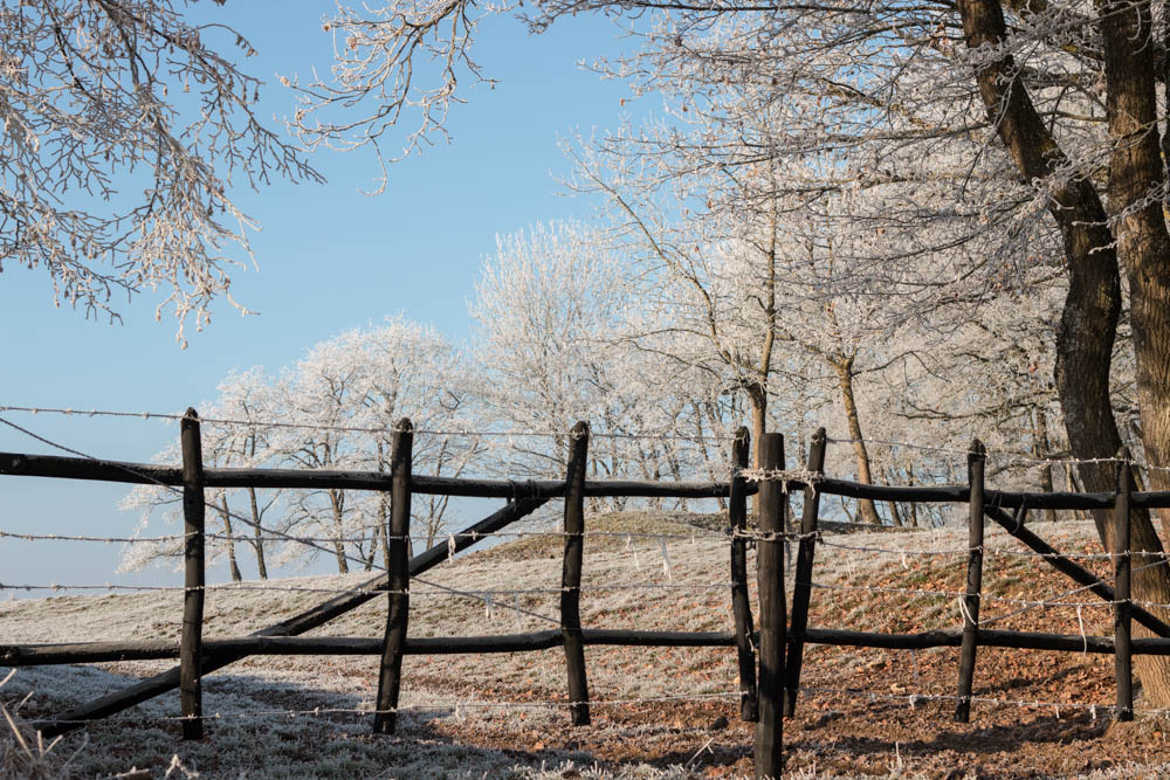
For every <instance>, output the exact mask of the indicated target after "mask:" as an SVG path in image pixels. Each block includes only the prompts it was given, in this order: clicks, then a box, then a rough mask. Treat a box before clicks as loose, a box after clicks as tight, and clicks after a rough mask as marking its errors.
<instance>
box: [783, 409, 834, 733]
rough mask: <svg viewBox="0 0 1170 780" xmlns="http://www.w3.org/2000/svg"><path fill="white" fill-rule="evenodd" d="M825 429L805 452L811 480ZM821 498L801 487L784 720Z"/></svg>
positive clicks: (791, 698) (800, 653) (800, 656)
mask: <svg viewBox="0 0 1170 780" xmlns="http://www.w3.org/2000/svg"><path fill="white" fill-rule="evenodd" d="M825 441H826V436H825V429H824V428H818V429H817V432H816V433H815V434H813V439H812V444H811V445H810V446H809V449H808V463H807V464H806V465H805V470H806V471H807V472H808V473H809V476H810V479H814V478H816V477H819V476H821V474H822V473H823V471H824V469H825ZM820 507H821V494H820V491H819V490H818V489H817V486H816V485H815V484H808V485H805V487H804V510H803V511H802V512H801V515H800V547H799V548H798V550H797V553H796V582H795V584H794V585H793V587H792V625H791V626H790V627H789V629H788V651H787V654H786V658H785V664H784V717H786V718H790V717H792V715H793V714H795V713H796V695H797V693H798V692H799V691H800V666H801V663H802V662H803V660H804V630H805V629H806V628H808V601H809V596H810V592H811V590H812V571H813V552H814V551H815V549H816V533H817V514H818V513H819V512H820Z"/></svg>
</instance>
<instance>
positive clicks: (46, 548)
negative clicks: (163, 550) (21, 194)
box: [0, 0, 653, 597]
mask: <svg viewBox="0 0 1170 780" xmlns="http://www.w3.org/2000/svg"><path fill="white" fill-rule="evenodd" d="M202 5H204V6H206V10H204V11H202V12H203V13H208V14H215V15H216V17H217V18H218V19H220V20H223V21H226V22H227V23H229V24H232V25H234V26H235V27H236V28H237V29H238V30H239V31H240V32H241V33H243V34H244V35H245V37H247V38H248V39H249V40H250V41H251V43H252V44H253V46H254V47H255V48H256V50H257V52H258V54H257V56H255V57H253V58H250V59H248V60H246V61H245V62H244V65H245V67H246V68H247V69H248V70H249V72H251V73H253V74H255V75H257V76H260V77H262V78H264V79H266V81H267V83H268V86H267V89H266V91H265V92H264V94H263V105H262V108H261V112H260V113H261V115H262V116H271V115H274V114H275V115H280V116H283V115H284V114H286V113H288V112H289V111H290V110H291V106H292V96H291V95H290V94H289V93H288V92H287V91H286V90H284V89H283V88H282V87H281V86H280V85H279V83H278V81H277V74H280V75H288V76H292V75H294V74H298V73H299V74H302V75H307V74H308V73H309V71H310V69H311V68H312V67H313V66H314V65H315V66H316V67H317V68H318V69H320V70H322V71H324V70H325V69H327V68H328V65H329V61H330V53H331V41H330V37H329V35H328V34H327V33H325V32H323V31H322V29H321V20H322V15H323V14H324V13H325V12H327V11H328V10H329V8H330V7H331V6H332V3H331V2H316V1H313V2H308V1H303V2H295V3H284V2H282V3H277V2H270V1H267V0H266V1H263V2H262V1H261V0H248V2H242V0H232V1H230V2H228V3H227V5H226V6H225V7H223V8H220V7H219V6H212V5H211V4H202ZM622 45H623V42H622V41H621V40H619V39H618V37H617V30H616V28H615V27H614V26H613V25H612V24H610V23H608V22H606V21H605V20H604V19H599V18H582V19H570V20H566V21H565V22H563V23H558V24H557V25H555V26H554V27H553V28H552V29H551V30H550V31H549V32H547V33H545V34H544V35H541V36H530V35H529V33H528V31H527V29H526V28H525V27H524V25H522V24H521V23H519V22H517V21H515V20H512V19H510V18H504V19H495V20H489V21H487V22H485V23H484V25H483V27H482V29H481V31H480V35H479V40H478V52H477V58H478V60H479V62H480V63H481V64H482V65H483V66H484V68H485V70H486V71H487V72H488V73H489V74H490V75H492V76H494V77H495V78H497V79H499V81H500V83H499V85H498V86H497V87H496V88H495V89H494V90H490V91H489V90H488V89H486V88H479V89H477V90H476V91H475V92H474V93H473V100H472V102H471V103H470V104H468V105H464V106H459V107H457V110H456V111H455V113H454V115H453V116H452V121H451V123H450V127H451V130H452V132H453V135H454V143H453V144H451V145H444V146H437V147H435V148H432V149H430V150H429V151H428V152H426V153H425V154H424V155H423V156H421V157H415V158H412V159H410V160H408V161H406V162H404V163H401V164H399V165H398V166H396V167H395V168H394V169H393V170H392V171H391V176H392V179H391V183H390V186H389V189H388V190H387V192H386V193H385V194H383V195H380V196H378V197H368V196H365V195H363V194H361V190H362V189H369V186H370V184H371V182H372V180H373V178H374V176H375V174H376V170H375V162H374V161H373V159H372V158H371V157H370V156H369V155H368V154H365V153H354V154H348V155H343V154H336V153H331V154H323V155H319V156H317V157H316V158H315V162H316V164H317V167H318V168H319V169H321V170H322V171H323V172H324V173H325V174H326V175H327V176H328V178H329V182H328V184H326V185H324V186H318V185H300V186H290V185H287V184H277V185H276V186H274V187H272V188H270V189H267V190H264V191H263V192H260V193H258V194H253V193H250V192H237V193H236V195H237V197H238V202H241V203H242V204H244V206H245V208H246V210H247V211H248V212H249V214H250V215H251V216H253V217H254V218H256V219H257V220H258V221H259V222H260V223H261V225H262V226H263V230H262V232H260V233H257V234H254V235H253V237H252V243H253V247H254V250H255V255H256V260H257V263H258V264H259V271H258V272H254V271H252V270H248V271H247V272H239V273H237V274H236V275H235V276H234V277H233V284H232V291H233V295H234V296H235V297H236V298H237V299H238V300H240V301H241V302H242V303H244V304H245V305H246V306H247V307H248V308H250V309H253V310H256V311H258V312H260V314H259V315H258V316H252V317H247V318H242V317H240V316H239V315H238V314H237V313H236V312H235V311H234V310H232V309H231V308H230V307H229V306H227V305H226V304H224V305H220V306H218V307H217V309H216V311H215V315H214V317H213V321H212V324H211V326H210V328H209V329H208V330H206V331H204V332H203V333H193V332H191V333H190V334H189V342H190V344H189V347H188V348H187V349H186V350H180V349H179V348H178V346H177V345H176V342H175V332H176V325H175V322H174V321H173V320H168V319H167V318H166V317H165V316H164V317H163V319H162V321H161V322H155V320H154V307H155V305H156V303H157V300H158V299H157V298H154V297H152V295H151V293H150V292H149V291H148V292H146V293H144V294H142V295H141V296H139V297H138V298H137V299H136V301H135V302H134V303H133V304H131V305H125V303H124V302H117V301H116V304H119V305H117V308H118V310H119V312H120V313H121V314H122V315H123V321H122V323H121V324H114V325H110V324H108V323H107V322H106V320H104V319H98V320H97V321H95V320H92V319H91V320H86V319H85V318H84V317H83V315H82V313H81V312H77V311H72V310H70V309H68V308H61V309H55V308H54V307H53V303H52V298H51V287H50V284H49V279H48V276H47V274H46V273H45V272H44V271H43V270H41V269H34V270H31V271H30V270H27V269H24V268H21V267H15V266H12V265H10V264H6V265H5V267H4V272H3V273H2V274H0V312H2V313H3V314H2V316H3V320H4V323H5V325H6V334H7V335H6V337H5V338H4V339H3V341H0V405H23V406H38V407H67V408H73V409H90V408H100V409H117V410H128V411H146V410H150V411H181V410H182V409H184V408H186V407H187V406H189V405H194V406H198V405H199V404H200V402H201V401H205V400H208V399H212V398H214V396H215V387H216V385H217V383H218V382H219V381H220V379H221V378H222V377H223V376H224V375H225V374H226V373H227V372H228V371H230V370H232V369H245V368H248V367H250V366H253V365H264V366H265V367H267V368H269V369H276V368H278V367H280V366H282V365H285V364H287V363H289V362H291V361H294V360H295V359H296V358H297V357H298V356H299V355H300V354H301V353H302V352H303V351H304V350H305V349H306V348H307V347H308V346H310V345H311V344H313V343H315V342H316V341H319V340H321V339H323V338H327V337H329V336H331V335H333V334H336V333H338V332H340V331H343V330H346V329H349V328H352V327H356V326H361V325H365V324H368V323H370V322H373V321H377V320H379V319H381V318H382V317H383V316H385V315H387V314H393V313H398V312H401V313H403V314H405V315H406V316H407V317H408V318H410V319H413V320H416V321H420V322H425V323H429V324H432V325H434V326H435V327H437V328H438V329H439V330H441V331H443V332H444V333H446V334H447V335H448V336H449V337H451V338H452V339H455V340H461V339H463V338H464V337H465V336H466V335H467V332H468V328H469V322H468V316H467V312H466V303H467V301H468V299H469V298H470V297H471V296H472V294H473V287H474V284H475V281H476V278H477V275H478V270H479V267H480V264H481V263H482V261H483V258H484V257H485V256H486V255H487V254H489V253H490V252H491V251H492V250H493V248H494V242H495V235H496V234H497V233H509V232H513V231H516V230H519V229H523V228H525V227H527V226H529V225H531V224H533V223H535V222H537V221H543V220H548V219H553V218H563V217H570V216H577V217H584V218H588V217H589V216H590V215H591V214H592V207H593V204H591V203H587V202H584V201H582V200H580V199H576V198H570V197H562V196H563V195H564V190H563V187H562V186H561V185H560V184H559V183H558V181H557V177H558V176H564V175H566V174H567V173H568V171H569V163H568V162H567V161H566V160H565V159H564V158H563V156H562V154H561V152H560V150H559V148H558V138H565V137H569V136H572V135H574V134H576V133H578V132H581V133H583V134H586V135H588V134H589V133H591V132H592V131H594V130H595V129H603V128H613V127H615V126H616V125H617V124H618V123H619V122H620V120H621V117H622V112H623V111H625V112H628V111H630V110H631V108H632V110H634V111H639V112H641V111H645V110H647V109H649V108H653V106H648V105H645V104H646V103H647V101H649V100H650V99H649V98H643V99H642V101H641V102H638V103H632V104H631V103H630V102H626V105H625V107H624V108H623V107H622V105H621V104H622V102H623V99H624V100H625V101H629V100H630V99H631V98H632V95H631V94H630V91H629V89H628V88H627V87H626V86H625V85H624V84H621V83H620V82H616V81H604V80H602V79H600V78H599V77H598V76H597V75H596V74H594V73H591V72H587V71H585V70H582V69H581V68H579V67H578V62H579V61H580V60H582V59H585V60H592V59H593V58H594V57H595V56H597V55H598V54H614V53H616V52H618V51H619V50H620V48H621V46H622ZM272 124H273V125H275V126H280V120H279V118H277V119H274V120H273V122H272ZM391 148H393V147H391ZM0 416H2V417H4V418H5V419H8V420H11V421H12V422H15V423H18V424H20V425H23V426H26V427H28V428H30V429H31V430H33V431H35V432H37V433H39V434H41V435H43V436H45V437H47V438H49V439H51V440H53V441H56V442H60V443H62V444H64V445H67V446H69V447H72V448H75V449H77V450H80V451H83V452H85V453H87V454H90V455H94V456H97V457H104V458H112V459H122V460H134V461H146V460H149V459H150V457H151V455H152V454H153V453H154V452H156V451H157V450H159V449H161V448H162V446H164V445H165V443H166V442H167V441H168V440H169V438H170V437H177V436H178V430H177V426H176V425H174V424H164V423H161V422H157V421H149V422H148V421H138V420H126V419H113V420H111V419H106V418H87V417H77V416H73V417H61V416H54V415H43V414H42V415H36V416H32V415H28V414H23V413H15V412H6V413H0ZM0 450H3V451H9V452H34V453H44V454H62V453H60V452H59V451H56V450H54V449H53V448H51V447H49V446H47V445H45V444H43V443H41V442H37V441H35V440H32V439H30V438H28V437H26V436H24V435H23V434H20V433H18V432H16V431H14V430H12V429H10V428H7V427H6V426H0ZM124 493H125V488H124V487H115V486H105V485H100V484H97V483H84V482H72V483H67V482H62V481H58V480H34V479H30V478H12V477H0V531H10V532H25V533H58V534H79V533H86V534H89V533H92V534H94V535H98V536H117V535H128V534H129V533H131V532H132V531H133V529H134V527H135V525H136V522H137V518H136V517H134V516H132V515H130V514H128V513H124V512H119V511H118V510H116V508H115V504H116V502H117V500H118V498H119V497H121V496H122V495H123V494H124ZM118 552H119V548H118V546H117V545H74V544H65V543H56V542H53V543H50V542H39V543H30V542H23V541H16V540H12V539H0V582H2V583H7V584H11V583H18V582H21V583H46V582H55V583H61V584H65V583H105V582H120V583H128V582H140V581H151V582H157V581H160V580H159V577H160V576H162V577H163V580H162V581H168V582H169V581H170V580H174V583H173V584H178V579H177V578H175V577H174V575H159V574H158V573H155V574H152V575H148V576H147V577H146V579H145V580H144V579H143V578H141V577H133V576H129V575H119V574H115V568H116V562H117V557H118ZM245 576H248V571H247V570H246V571H245ZM0 597H4V593H3V592H2V591H0Z"/></svg>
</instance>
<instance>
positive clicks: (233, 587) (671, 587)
mask: <svg viewBox="0 0 1170 780" xmlns="http://www.w3.org/2000/svg"><path fill="white" fill-rule="evenodd" d="M411 582H416V583H420V584H422V585H426V586H428V587H431V588H434V589H435V590H436V591H441V592H430V591H427V590H419V589H414V588H407V589H406V590H391V589H389V588H383V587H366V588H362V587H348V588H347V587H340V586H338V587H327V586H322V585H282V584H277V583H269V582H221V583H213V584H210V585H202V586H198V587H188V586H184V585H134V584H129V583H125V584H122V583H110V582H107V583H92V584H91V583H80V584H62V583H48V584H22V583H0V590H24V591H34V590H51V591H55V592H61V591H71V590H104V591H134V592H138V591H142V592H172V593H187V592H196V591H204V592H211V591H215V592H220V593H225V592H229V593H230V592H249V591H256V592H276V593H322V594H329V595H338V594H342V595H350V594H358V593H379V594H381V593H387V594H397V595H409V596H422V597H432V598H433V597H449V596H452V595H454V596H459V597H463V598H469V599H476V600H479V601H483V600H484V598H485V597H492V596H531V595H558V596H559V595H560V594H562V593H571V592H574V591H577V592H582V593H589V592H593V593H604V592H608V591H622V590H666V591H691V592H695V593H704V592H707V591H712V590H719V589H730V588H731V587H732V583H731V582H707V583H685V582H682V583H675V582H618V583H609V584H605V585H581V586H579V587H568V586H561V587H551V586H550V587H543V588H454V587H451V586H449V585H443V584H441V583H437V582H433V581H431V580H429V579H427V578H423V577H411ZM495 606H499V607H504V608H508V607H507V605H506V604H503V603H498V604H495ZM532 616H533V617H539V618H543V619H546V620H548V621H550V622H554V623H557V624H558V625H560V621H559V620H557V619H555V618H551V617H547V616H545V615H540V614H537V613H532Z"/></svg>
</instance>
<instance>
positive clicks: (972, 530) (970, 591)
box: [955, 439, 987, 723]
mask: <svg viewBox="0 0 1170 780" xmlns="http://www.w3.org/2000/svg"><path fill="white" fill-rule="evenodd" d="M986 458H987V450H986V449H985V448H984V446H983V442H981V441H979V440H978V439H975V440H974V441H973V442H971V450H970V452H968V453H967V482H968V484H969V485H970V488H971V493H970V497H969V499H968V501H969V503H968V509H969V512H968V515H967V593H966V595H965V596H963V598H962V600H961V601H960V602H959V603H960V604H961V605H962V607H963V643H962V645H961V646H960V649H959V702H958V704H957V705H956V706H955V720H956V721H957V722H959V723H968V722H970V720H971V686H972V684H973V683H974V680H975V647H976V645H977V643H978V639H979V602H980V600H981V598H980V592H981V591H982V589H983V470H984V469H983V467H984V462H985V460H986Z"/></svg>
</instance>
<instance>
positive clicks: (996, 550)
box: [816, 532, 1166, 561]
mask: <svg viewBox="0 0 1170 780" xmlns="http://www.w3.org/2000/svg"><path fill="white" fill-rule="evenodd" d="M816 540H817V544H820V545H823V546H825V547H830V548H833V549H837V550H849V551H851V552H867V553H874V554H879V555H901V556H906V555H923V556H940V557H965V556H967V555H969V554H970V553H972V552H981V553H983V554H984V555H988V556H997V555H998V556H1002V557H1005V558H1043V559H1045V560H1054V559H1057V558H1068V559H1069V560H1085V561H1108V560H1113V559H1114V558H1117V557H1119V556H1122V555H1127V554H1128V555H1129V556H1130V557H1132V558H1156V559H1158V560H1159V561H1161V560H1163V559H1165V557H1166V553H1165V552H1162V551H1158V550H1132V551H1131V552H1129V553H1111V552H1099V553H1092V552H1084V553H1082V552H1048V553H1045V552H1036V551H1035V550H1016V549H1012V548H1009V547H990V546H987V545H978V546H976V547H964V548H962V549H952V550H938V549H925V550H924V549H915V548H910V547H904V548H903V547H872V546H868V545H854V544H843V543H841V542H834V541H830V540H829V539H826V538H825V537H824V534H823V533H820V532H818V535H817V536H816Z"/></svg>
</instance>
